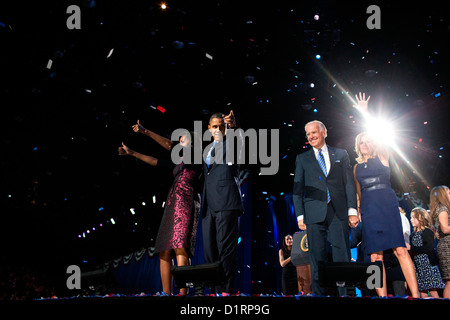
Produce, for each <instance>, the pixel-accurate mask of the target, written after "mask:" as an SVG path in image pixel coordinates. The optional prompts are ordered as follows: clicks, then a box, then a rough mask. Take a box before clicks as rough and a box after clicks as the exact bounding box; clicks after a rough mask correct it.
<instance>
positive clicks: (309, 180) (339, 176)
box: [293, 145, 357, 224]
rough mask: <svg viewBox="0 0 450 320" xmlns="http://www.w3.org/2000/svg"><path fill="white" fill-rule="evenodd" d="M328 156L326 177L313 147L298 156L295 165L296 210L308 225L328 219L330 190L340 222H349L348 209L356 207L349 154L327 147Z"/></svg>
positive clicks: (294, 195) (342, 150) (294, 193)
mask: <svg viewBox="0 0 450 320" xmlns="http://www.w3.org/2000/svg"><path fill="white" fill-rule="evenodd" d="M327 146H328V145H327ZM328 154H329V156H330V165H331V168H330V171H329V173H328V176H327V177H325V175H324V174H323V171H322V169H321V168H320V165H319V162H318V161H317V159H316V156H315V154H314V150H313V148H311V149H310V150H308V151H306V152H304V153H301V154H299V155H298V156H297V159H296V162H295V177H294V192H293V202H294V209H295V214H296V216H297V217H298V216H301V215H303V222H304V223H305V224H310V223H319V222H322V221H324V220H325V217H326V215H327V188H328V190H329V192H330V195H331V201H332V203H333V205H334V208H335V211H336V215H337V217H338V218H339V219H341V220H344V219H348V208H355V209H356V207H357V203H356V191H355V181H354V178H353V171H352V168H351V166H350V160H349V157H348V154H347V151H345V150H344V149H338V148H333V147H330V146H328Z"/></svg>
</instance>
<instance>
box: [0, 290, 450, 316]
mask: <svg viewBox="0 0 450 320" xmlns="http://www.w3.org/2000/svg"><path fill="white" fill-rule="evenodd" d="M0 306H1V307H2V308H4V307H6V308H8V309H9V308H13V309H14V310H15V315H19V314H21V313H22V312H26V313H28V314H29V312H38V313H40V312H45V313H46V314H49V313H50V314H54V315H58V314H59V315H64V314H65V315H66V316H86V315H94V314H96V315H98V316H102V315H103V316H104V315H107V314H108V315H113V316H118V315H121V316H127V315H128V316H133V317H134V316H138V315H145V316H151V318H154V317H156V316H157V317H160V316H161V317H163V319H183V318H186V317H187V318H191V319H198V318H210V319H252V318H253V319H256V318H257V319H279V318H280V317H284V316H304V317H310V316H311V312H313V314H315V315H318V314H320V315H325V316H326V315H334V316H336V315H337V314H341V315H342V316H346V317H350V316H376V314H378V315H379V316H381V315H382V314H384V315H385V316H387V313H391V312H394V309H395V310H401V313H402V317H403V316H405V315H409V314H410V315H414V314H415V315H417V312H418V311H419V310H420V311H421V312H423V311H430V312H436V311H438V312H439V311H440V310H442V311H445V310H449V308H450V300H449V299H411V298H407V297H405V298H399V297H395V298H360V297H344V298H341V297H315V296H271V295H267V296H227V297H214V296H213V297H211V296H187V297H181V296H173V297H167V296H109V297H98V296H97V297H92V296H91V297H73V298H55V299H40V300H32V301H0ZM444 308H445V309H444ZM61 312H63V313H61ZM308 313H309V314H308Z"/></svg>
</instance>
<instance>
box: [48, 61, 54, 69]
mask: <svg viewBox="0 0 450 320" xmlns="http://www.w3.org/2000/svg"><path fill="white" fill-rule="evenodd" d="M52 64H53V61H52V59H48V62H47V69H50V68H51V67H52Z"/></svg>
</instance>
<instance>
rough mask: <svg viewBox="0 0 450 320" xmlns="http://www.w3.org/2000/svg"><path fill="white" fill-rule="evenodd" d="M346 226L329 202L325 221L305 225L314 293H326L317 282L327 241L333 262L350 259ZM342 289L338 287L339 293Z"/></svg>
mask: <svg viewBox="0 0 450 320" xmlns="http://www.w3.org/2000/svg"><path fill="white" fill-rule="evenodd" d="M348 228H349V226H348V219H345V220H340V219H339V218H338V217H337V216H336V212H335V210H334V206H333V204H332V203H331V202H330V203H329V204H328V207H327V216H326V218H325V221H322V222H319V223H312V224H308V225H307V232H308V245H309V258H310V264H311V280H312V290H313V292H314V293H315V294H319V295H327V289H326V288H323V287H321V286H320V284H319V262H321V261H322V262H326V261H328V250H327V241H329V242H330V244H331V253H332V259H333V262H349V261H350V249H349V232H348ZM342 289H343V288H339V289H338V291H339V295H345V291H346V290H342Z"/></svg>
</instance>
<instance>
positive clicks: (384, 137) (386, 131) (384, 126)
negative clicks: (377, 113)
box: [366, 118, 395, 145]
mask: <svg viewBox="0 0 450 320" xmlns="http://www.w3.org/2000/svg"><path fill="white" fill-rule="evenodd" d="M366 131H367V134H368V135H369V136H370V137H371V138H372V139H374V140H375V141H379V142H382V143H383V144H387V145H392V144H393V143H394V137H395V135H394V128H393V126H392V124H391V123H390V122H388V121H386V120H383V119H379V118H372V119H370V120H368V121H367V124H366Z"/></svg>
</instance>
